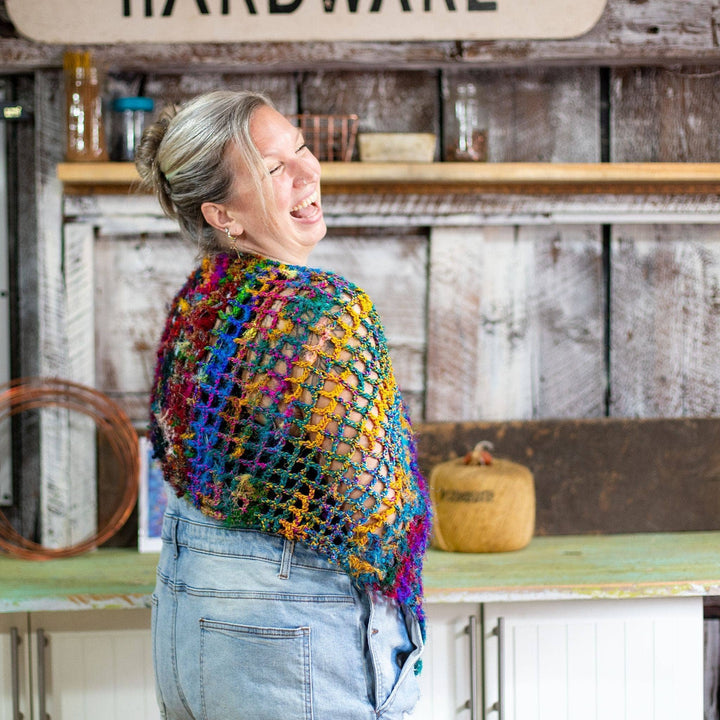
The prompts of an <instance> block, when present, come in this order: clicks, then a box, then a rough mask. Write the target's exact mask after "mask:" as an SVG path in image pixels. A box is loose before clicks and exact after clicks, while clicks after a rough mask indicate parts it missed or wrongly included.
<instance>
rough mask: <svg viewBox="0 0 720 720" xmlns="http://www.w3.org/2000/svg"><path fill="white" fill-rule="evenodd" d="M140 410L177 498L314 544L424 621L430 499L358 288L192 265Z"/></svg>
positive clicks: (300, 276) (311, 277)
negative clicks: (147, 411) (146, 410)
mask: <svg viewBox="0 0 720 720" xmlns="http://www.w3.org/2000/svg"><path fill="white" fill-rule="evenodd" d="M151 405H152V406H151V437H152V442H153V445H154V448H155V454H156V456H157V457H159V458H160V460H161V462H162V465H163V470H164V474H165V477H166V479H167V480H168V481H169V483H170V484H171V485H172V487H173V488H174V489H175V491H176V492H177V494H178V496H184V497H185V498H187V499H188V500H189V501H190V502H192V503H193V504H194V505H195V506H196V507H198V508H200V509H201V510H202V511H203V512H205V513H207V514H208V515H210V516H211V517H213V518H217V519H221V520H224V521H225V522H226V523H227V524H228V525H229V526H234V527H244V528H253V529H258V530H262V531H266V532H269V533H276V534H279V535H281V536H283V537H285V538H288V539H291V540H295V541H298V542H301V543H304V544H306V545H308V546H309V547H311V548H314V549H315V550H317V551H318V552H320V553H323V554H324V555H325V556H327V557H328V558H329V559H330V560H331V561H332V562H334V563H336V564H337V565H338V566H339V567H341V568H342V569H344V570H345V571H346V572H347V573H349V574H350V575H351V576H352V577H353V578H354V580H355V581H356V583H357V584H358V585H359V586H360V587H364V588H367V589H371V590H374V591H379V592H382V593H383V594H385V595H387V596H389V597H391V598H395V599H396V600H397V601H398V602H399V603H400V604H401V605H403V606H405V607H407V608H409V609H410V610H412V611H413V612H414V613H415V614H416V616H417V617H418V618H419V619H420V621H421V623H423V624H424V622H423V620H424V618H423V612H422V583H421V569H422V558H423V555H424V553H425V550H426V547H427V541H428V533H429V527H430V523H429V507H430V503H429V500H428V495H427V488H426V484H425V481H424V480H423V478H422V477H421V475H420V473H419V471H418V467H417V462H416V455H415V446H414V440H413V436H412V431H411V427H410V423H409V420H408V416H407V412H406V409H405V406H404V404H403V402H402V399H401V396H400V392H399V390H398V388H397V385H396V383H395V377H394V374H393V370H392V366H391V363H390V358H389V355H388V350H387V344H386V341H385V336H384V332H383V329H382V324H381V322H380V319H379V317H378V315H377V313H376V311H375V309H374V307H373V305H372V303H371V301H370V299H369V298H368V296H367V295H366V294H365V293H364V292H363V291H362V290H360V289H359V288H357V287H356V286H354V285H353V284H351V283H349V282H348V281H346V280H344V279H343V278H341V277H339V276H338V275H335V274H333V273H330V272H325V271H322V270H317V269H311V268H307V267H300V266H294V265H283V264H281V263H279V262H276V261H273V260H267V259H261V258H257V257H253V256H241V257H239V258H234V257H233V258H231V257H229V256H228V255H221V256H218V257H216V258H213V259H206V260H204V261H203V263H202V264H201V266H200V267H199V268H198V269H197V270H196V271H195V272H194V273H193V274H192V275H191V276H190V277H189V278H188V280H187V282H186V284H185V286H184V287H183V288H182V290H181V291H180V292H179V294H178V295H177V297H176V298H175V300H174V302H173V305H172V308H171V311H170V314H169V316H168V320H167V324H166V327H165V331H164V333H163V336H162V340H161V343H160V348H159V351H158V363H157V369H156V376H155V381H154V387H153V392H152V403H151Z"/></svg>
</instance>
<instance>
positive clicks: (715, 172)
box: [57, 162, 720, 195]
mask: <svg viewBox="0 0 720 720" xmlns="http://www.w3.org/2000/svg"><path fill="white" fill-rule="evenodd" d="M322 173H323V174H322V187H323V192H324V194H326V195H337V194H370V195H375V194H382V195H387V194H399V195H408V194H423V195H429V194H446V193H452V194H468V193H470V194H476V193H479V192H485V193H507V194H510V193H513V194H533V195H572V194H576V195H577V194H579V195H591V194H629V195H644V194H681V195H693V194H696V195H708V194H720V163H363V162H352V163H323V166H322ZM57 175H58V178H59V179H60V180H61V181H62V182H63V184H64V187H65V192H66V193H68V194H73V195H87V194H95V193H109V192H110V193H118V192H127V191H132V190H135V191H139V190H140V188H139V178H138V175H137V172H136V170H135V166H134V165H133V164H132V163H120V162H108V163H60V164H59V165H58V169H57Z"/></svg>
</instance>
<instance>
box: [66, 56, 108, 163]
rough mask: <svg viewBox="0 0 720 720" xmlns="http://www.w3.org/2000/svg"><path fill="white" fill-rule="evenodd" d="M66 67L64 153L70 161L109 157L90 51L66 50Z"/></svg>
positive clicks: (95, 159)
mask: <svg viewBox="0 0 720 720" xmlns="http://www.w3.org/2000/svg"><path fill="white" fill-rule="evenodd" d="M63 71H64V76H65V101H66V102H65V107H66V119H67V143H66V152H65V157H66V159H67V160H69V161H86V162H92V161H104V160H107V159H108V153H107V146H106V144H105V127H104V125H103V117H102V93H101V88H100V79H99V74H98V70H97V68H96V67H95V65H94V64H93V61H92V57H91V55H90V53H89V52H85V51H83V52H74V51H69V52H66V53H65V55H64V56H63Z"/></svg>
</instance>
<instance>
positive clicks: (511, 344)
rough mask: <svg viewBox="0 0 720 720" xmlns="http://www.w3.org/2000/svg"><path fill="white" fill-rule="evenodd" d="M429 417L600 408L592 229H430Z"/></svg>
mask: <svg viewBox="0 0 720 720" xmlns="http://www.w3.org/2000/svg"><path fill="white" fill-rule="evenodd" d="M428 296H429V301H428V302H429V306H428V360H427V362H428V371H427V414H426V418H427V420H433V421H435V420H473V419H474V420H480V419H508V418H512V419H523V418H533V417H573V416H575V417H596V416H599V415H602V414H604V393H605V379H604V365H603V354H604V350H603V347H604V346H603V310H604V299H603V298H604V291H603V278H602V263H601V243H600V239H599V229H598V228H596V227H593V226H578V227H573V226H570V227H563V228H556V227H520V228H513V227H502V228H501V227H489V226H488V227H485V228H481V229H457V228H456V229H450V228H448V229H438V228H435V229H434V230H433V232H432V235H431V251H430V287H429V295H428Z"/></svg>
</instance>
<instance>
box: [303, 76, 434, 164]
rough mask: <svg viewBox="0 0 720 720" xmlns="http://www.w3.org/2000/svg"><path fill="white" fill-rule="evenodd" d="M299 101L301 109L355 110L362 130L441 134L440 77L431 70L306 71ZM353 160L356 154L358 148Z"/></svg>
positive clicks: (318, 111) (345, 111)
mask: <svg viewBox="0 0 720 720" xmlns="http://www.w3.org/2000/svg"><path fill="white" fill-rule="evenodd" d="M299 99H300V110H301V111H302V112H309V113H319V114H325V113H330V114H341V115H344V114H350V113H355V114H357V115H358V116H359V117H360V122H359V131H360V132H430V133H435V134H436V135H438V134H439V118H440V111H439V100H438V93H437V76H436V73H433V72H417V71H416V72H408V71H399V70H398V71H390V70H389V71H387V72H382V71H381V72H374V73H372V72H358V71H354V72H311V73H306V74H304V75H303V77H302V82H301V91H300V98H299ZM399 107H401V108H402V112H398V108H399ZM354 158H355V159H357V158H358V150H357V146H356V148H355V153H354Z"/></svg>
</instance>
